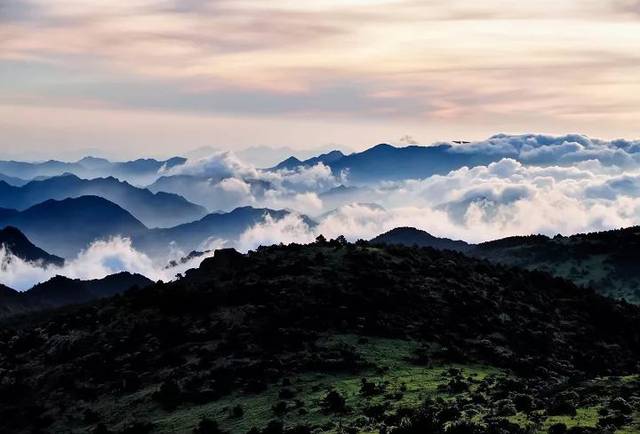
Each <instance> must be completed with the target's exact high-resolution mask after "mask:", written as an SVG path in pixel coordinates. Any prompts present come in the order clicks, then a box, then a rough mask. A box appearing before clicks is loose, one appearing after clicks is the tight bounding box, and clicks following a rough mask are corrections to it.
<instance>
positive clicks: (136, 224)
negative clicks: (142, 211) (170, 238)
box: [0, 196, 147, 258]
mask: <svg viewBox="0 0 640 434" xmlns="http://www.w3.org/2000/svg"><path fill="white" fill-rule="evenodd" d="M9 225H10V226H14V227H16V228H18V229H20V231H22V232H23V233H24V234H25V235H26V236H27V237H28V238H29V239H30V240H31V241H32V242H33V243H34V244H36V245H37V246H39V247H40V248H43V249H44V250H46V251H47V252H50V253H52V254H55V255H57V256H61V257H63V258H72V257H74V256H76V255H77V254H78V252H79V251H80V250H83V249H85V248H86V247H88V246H89V245H90V244H91V243H92V242H93V241H95V240H98V239H100V240H103V239H106V238H109V237H112V236H117V235H121V236H125V237H132V236H134V235H135V234H138V233H141V232H144V231H147V228H146V227H145V225H143V224H142V223H141V222H140V221H139V220H138V219H136V218H135V217H133V216H132V215H131V214H130V213H128V212H127V211H125V210H124V209H122V208H121V207H119V206H118V205H116V204H114V203H113V202H110V201H108V200H106V199H103V198H101V197H97V196H82V197H79V198H73V199H65V200H61V201H57V200H53V199H51V200H47V201H45V202H42V203H40V204H38V205H35V206H32V207H30V208H28V209H26V210H24V211H20V212H17V213H14V214H13V215H11V214H10V215H8V216H5V217H4V218H1V219H0V227H4V226H9Z"/></svg>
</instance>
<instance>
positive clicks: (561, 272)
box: [472, 226, 640, 303]
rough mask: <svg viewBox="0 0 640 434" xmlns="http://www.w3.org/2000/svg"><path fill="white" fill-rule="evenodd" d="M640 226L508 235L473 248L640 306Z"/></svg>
mask: <svg viewBox="0 0 640 434" xmlns="http://www.w3.org/2000/svg"><path fill="white" fill-rule="evenodd" d="M638 252H640V227H637V226H635V227H630V228H625V229H618V230H611V231H605V232H595V233H588V234H577V235H572V236H569V237H563V236H560V235H558V236H555V237H553V238H549V237H546V236H543V235H533V236H528V237H510V238H505V239H502V240H497V241H491V242H488V243H483V244H479V245H477V246H475V248H474V249H473V251H472V254H473V255H475V256H479V257H483V258H486V259H489V260H491V261H495V262H500V263H504V264H509V265H516V266H520V267H525V268H528V269H536V270H541V271H546V272H549V273H551V274H553V275H555V276H559V277H563V278H565V279H569V280H571V281H573V282H575V283H577V284H579V285H588V286H590V287H592V288H594V289H596V290H597V291H598V292H599V293H601V294H604V295H606V296H609V297H614V298H620V299H625V300H627V301H629V302H633V303H640V267H638V260H639V259H640V256H639V255H638Z"/></svg>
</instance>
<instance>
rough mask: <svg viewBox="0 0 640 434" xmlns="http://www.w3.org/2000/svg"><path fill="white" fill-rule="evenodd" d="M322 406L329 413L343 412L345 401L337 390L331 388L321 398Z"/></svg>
mask: <svg viewBox="0 0 640 434" xmlns="http://www.w3.org/2000/svg"><path fill="white" fill-rule="evenodd" d="M322 407H323V408H324V409H325V411H327V412H330V413H344V412H346V410H347V401H346V400H345V399H344V397H343V396H342V395H340V393H339V392H337V391H335V390H332V391H331V392H329V393H327V396H325V397H324V399H323V400H322Z"/></svg>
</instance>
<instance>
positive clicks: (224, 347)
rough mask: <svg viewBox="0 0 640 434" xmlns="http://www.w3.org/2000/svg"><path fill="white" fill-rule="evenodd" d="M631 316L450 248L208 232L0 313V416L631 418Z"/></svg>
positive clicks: (519, 423) (217, 420)
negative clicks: (115, 282) (194, 245)
mask: <svg viewBox="0 0 640 434" xmlns="http://www.w3.org/2000/svg"><path fill="white" fill-rule="evenodd" d="M639 321H640V309H639V308H638V307H636V306H632V305H629V304H625V303H620V302H616V301H613V300H610V299H606V298H604V297H601V296H599V295H596V294H595V293H594V292H592V291H591V290H587V289H583V288H579V287H576V286H575V285H574V284H572V283H570V282H568V281H565V280H561V279H557V278H553V277H551V276H550V275H548V274H544V273H539V272H528V271H523V270H520V269H514V268H508V267H504V266H498V265H491V264H490V263H488V262H486V261H482V260H476V259H470V258H468V257H465V256H463V255H462V254H459V253H455V252H450V251H447V252H442V251H437V250H434V249H431V248H409V247H399V246H396V247H391V246H390V247H381V246H377V247H374V246H372V245H370V244H368V243H365V242H360V243H358V244H356V245H354V244H346V243H343V242H340V241H331V242H318V243H315V244H313V245H308V246H300V245H290V246H273V247H267V248H260V249H258V251H257V252H250V253H249V254H248V255H241V254H239V253H237V252H235V251H233V250H223V251H217V252H216V254H215V256H214V257H213V258H210V259H206V260H205V261H203V263H202V265H201V266H200V267H199V268H198V269H195V270H191V271H189V272H187V273H186V276H185V277H184V278H182V279H181V280H178V281H176V282H173V283H167V284H160V283H159V284H155V285H151V286H149V287H146V288H144V289H138V290H133V291H128V292H126V293H125V294H124V295H121V296H116V297H115V298H111V299H107V300H102V301H98V302H95V303H94V304H90V305H87V306H84V307H81V308H77V309H70V310H67V311H65V312H62V313H57V314H52V315H50V316H45V317H44V318H43V317H40V319H39V320H37V321H35V320H32V321H27V322H25V323H24V324H13V325H12V327H3V328H2V329H0V369H1V370H2V372H3V373H5V374H4V377H3V381H2V383H0V428H1V430H2V431H4V432H16V433H20V432H33V431H34V430H38V429H40V430H44V431H47V432H59V431H61V430H66V431H67V432H91V431H92V430H93V432H99V433H105V432H120V433H132V432H136V433H138V432H191V430H194V429H195V431H194V432H196V433H211V432H220V431H221V430H222V431H228V432H239V433H246V432H248V431H250V430H251V432H252V433H256V432H259V433H260V432H261V433H280V432H284V431H287V432H290V433H307V432H308V433H310V432H312V431H317V432H343V430H345V429H348V430H349V432H361V431H365V432H378V431H380V430H387V431H388V432H395V433H399V434H400V433H418V432H433V433H444V432H447V433H456V432H461V433H462V432H464V433H467V432H471V433H480V432H495V433H498V432H500V433H519V432H525V430H526V429H530V431H527V432H531V430H533V431H534V432H535V431H545V432H546V430H547V429H548V428H550V427H552V426H554V427H556V428H554V429H562V426H564V427H565V428H566V427H569V428H571V426H574V425H577V426H583V427H588V426H591V427H596V426H600V427H610V426H625V427H627V428H632V429H633V427H636V425H635V424H636V423H637V422H638V420H640V419H638V418H637V417H636V413H637V410H638V408H637V407H636V405H637V400H636V401H634V400H633V399H632V397H633V396H640V387H639V382H638V379H637V376H635V374H636V373H637V372H638V360H640V330H638V328H637V324H638V323H639ZM621 375H625V376H626V377H624V380H621V379H620V377H618V376H621ZM439 398H442V399H439ZM601 410H602V411H601ZM576 414H578V415H582V416H583V417H581V418H578V419H576V418H575V417H572V415H576ZM452 426H454V427H457V428H456V429H460V430H458V431H452V430H451V429H452V428H451V427H452ZM252 429H253V430H252ZM554 432H561V431H554ZM581 432H584V431H581ZM587 432H588V431H587Z"/></svg>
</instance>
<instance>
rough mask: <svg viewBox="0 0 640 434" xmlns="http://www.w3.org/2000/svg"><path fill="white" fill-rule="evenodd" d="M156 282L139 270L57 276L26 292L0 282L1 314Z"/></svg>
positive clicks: (84, 299)
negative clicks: (92, 276)
mask: <svg viewBox="0 0 640 434" xmlns="http://www.w3.org/2000/svg"><path fill="white" fill-rule="evenodd" d="M152 283H153V282H152V281H151V280H149V279H147V278H146V277H144V276H142V275H140V274H131V273H127V272H121V273H116V274H112V275H110V276H107V277H104V278H102V279H92V280H79V279H69V278H68V277H63V276H55V277H53V278H51V279H49V280H47V281H46V282H43V283H39V284H37V285H35V286H34V287H32V288H31V289H29V290H27V291H23V292H19V291H15V290H13V289H11V288H9V287H7V286H4V285H0V318H7V317H12V316H15V315H20V314H26V313H29V312H35V311H41V310H45V309H53V308H57V307H62V306H68V305H72V304H80V303H86V302H88V301H91V300H96V299H99V298H104V297H111V296H113V295H116V294H120V293H122V292H124V291H126V290H127V289H129V288H132V287H138V288H144V287H146V286H148V285H150V284H152Z"/></svg>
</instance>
